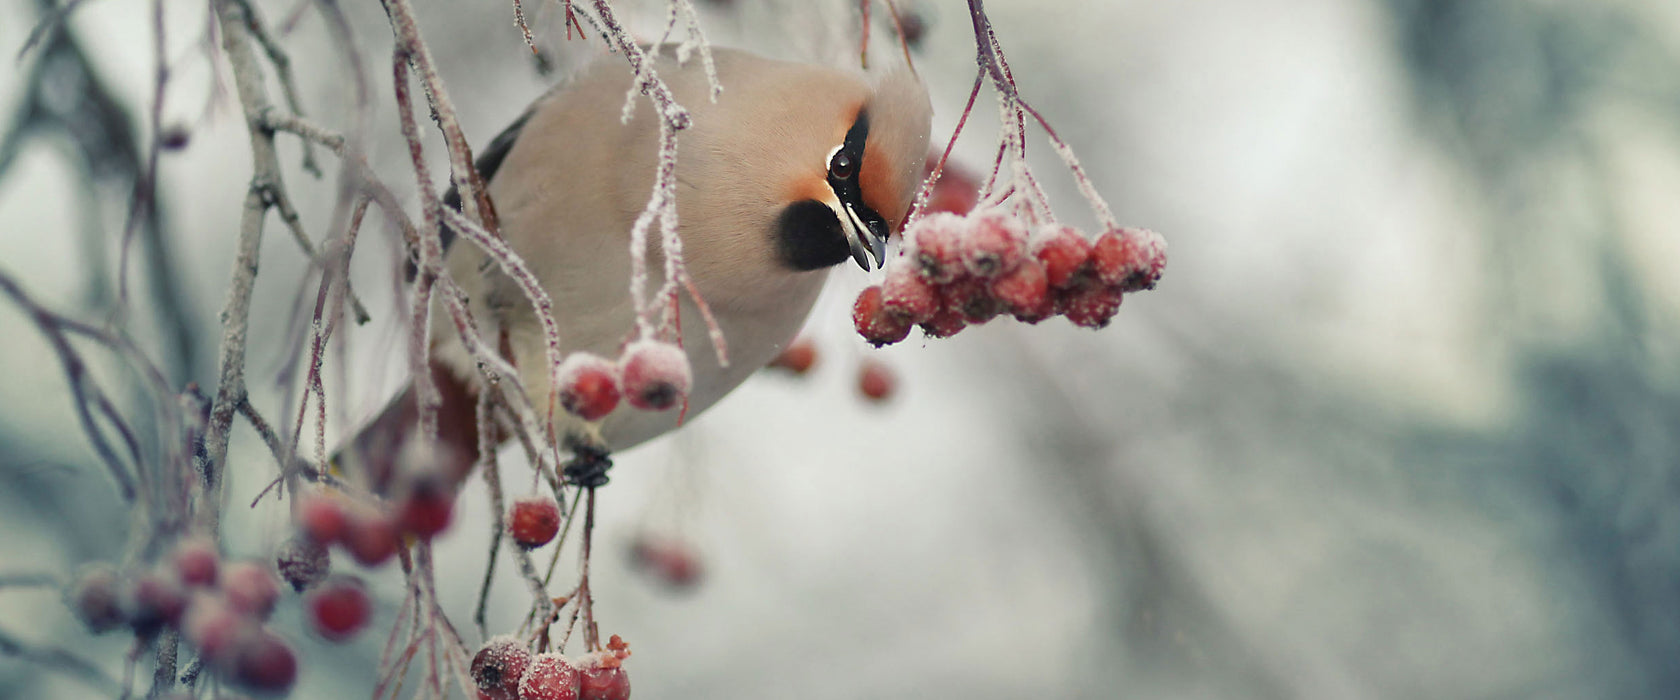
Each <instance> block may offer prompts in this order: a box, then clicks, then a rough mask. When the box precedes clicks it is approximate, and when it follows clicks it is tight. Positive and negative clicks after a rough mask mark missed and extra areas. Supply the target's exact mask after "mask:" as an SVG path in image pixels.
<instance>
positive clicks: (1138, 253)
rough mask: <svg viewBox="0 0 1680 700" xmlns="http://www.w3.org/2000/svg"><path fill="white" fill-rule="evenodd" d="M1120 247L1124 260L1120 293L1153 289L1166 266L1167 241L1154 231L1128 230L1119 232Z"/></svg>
mask: <svg viewBox="0 0 1680 700" xmlns="http://www.w3.org/2000/svg"><path fill="white" fill-rule="evenodd" d="M1120 247H1121V252H1122V253H1123V257H1124V258H1125V260H1126V270H1125V272H1126V275H1125V278H1124V279H1122V280H1120V282H1119V286H1120V289H1121V291H1126V292H1138V291H1142V290H1145V289H1154V288H1155V283H1156V282H1159V281H1160V280H1161V272H1162V271H1163V270H1164V269H1165V268H1166V266H1167V240H1166V239H1165V238H1162V237H1161V234H1158V233H1156V232H1154V231H1150V230H1147V229H1139V228H1128V229H1122V230H1121V233H1120Z"/></svg>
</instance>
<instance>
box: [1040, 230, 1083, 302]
mask: <svg viewBox="0 0 1680 700" xmlns="http://www.w3.org/2000/svg"><path fill="white" fill-rule="evenodd" d="M1033 255H1034V257H1036V258H1038V261H1039V262H1040V263H1042V264H1043V265H1044V275H1045V279H1046V280H1047V281H1048V282H1049V283H1050V286H1051V287H1052V288H1055V289H1063V288H1066V287H1068V286H1070V285H1073V284H1075V283H1076V282H1077V280H1078V278H1079V276H1081V275H1086V274H1089V272H1090V267H1089V265H1090V258H1091V242H1090V241H1087V240H1085V236H1083V235H1081V234H1080V233H1079V230H1078V229H1075V228H1073V227H1071V226H1056V225H1050V226H1047V227H1045V228H1044V229H1042V230H1040V231H1039V235H1038V238H1037V240H1035V241H1034V242H1033Z"/></svg>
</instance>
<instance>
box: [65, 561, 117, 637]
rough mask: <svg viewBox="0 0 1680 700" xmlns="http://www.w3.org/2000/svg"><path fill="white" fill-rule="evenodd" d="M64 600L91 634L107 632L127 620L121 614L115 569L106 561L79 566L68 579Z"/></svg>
mask: <svg viewBox="0 0 1680 700" xmlns="http://www.w3.org/2000/svg"><path fill="white" fill-rule="evenodd" d="M65 599H66V601H65V602H66V603H68V605H69V607H70V610H71V612H74V613H75V614H76V619H79V620H81V621H82V624H84V625H87V628H88V631H89V632H92V633H94V634H100V633H102V632H108V631H110V630H112V629H115V628H117V627H118V626H121V625H122V624H123V623H124V622H126V621H127V620H128V617H127V615H124V614H123V609H122V608H123V606H122V601H121V593H120V591H119V589H118V580H117V570H116V569H115V568H112V567H111V565H109V564H102V563H101V564H89V565H88V566H85V567H83V568H82V570H81V571H79V572H77V573H76V578H75V579H74V580H72V581H71V582H70V588H69V589H68V590H67V591H65Z"/></svg>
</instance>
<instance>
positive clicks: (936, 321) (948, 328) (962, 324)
mask: <svg viewBox="0 0 1680 700" xmlns="http://www.w3.org/2000/svg"><path fill="white" fill-rule="evenodd" d="M967 327H968V321H966V320H964V319H963V315H962V312H961V311H958V310H956V309H945V308H942V309H940V310H939V313H936V314H934V315H933V318H931V319H928V321H927V323H924V324H922V332H923V333H926V334H927V336H928V337H929V338H949V337H951V336H953V335H956V334H958V333H961V332H962V329H964V328H967Z"/></svg>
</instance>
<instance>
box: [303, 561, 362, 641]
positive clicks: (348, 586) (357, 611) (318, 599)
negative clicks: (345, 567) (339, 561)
mask: <svg viewBox="0 0 1680 700" xmlns="http://www.w3.org/2000/svg"><path fill="white" fill-rule="evenodd" d="M304 606H305V608H306V609H307V610H308V611H309V627H310V629H313V630H315V633H316V634H319V635H321V637H322V638H324V639H326V640H327V641H329V642H342V641H344V640H347V639H349V638H351V637H354V636H356V633H357V632H360V631H362V628H363V627H366V626H367V623H368V618H369V617H371V616H372V615H373V601H372V600H371V599H369V598H368V594H367V590H366V589H365V588H363V587H362V582H361V581H360V580H358V579H355V578H351V577H348V576H335V577H333V578H331V579H328V580H327V581H326V582H325V583H322V584H321V586H320V587H319V588H316V589H315V590H314V591H311V592H310V593H309V596H308V598H306V599H305V600H304Z"/></svg>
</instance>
